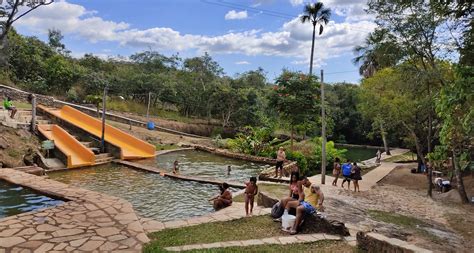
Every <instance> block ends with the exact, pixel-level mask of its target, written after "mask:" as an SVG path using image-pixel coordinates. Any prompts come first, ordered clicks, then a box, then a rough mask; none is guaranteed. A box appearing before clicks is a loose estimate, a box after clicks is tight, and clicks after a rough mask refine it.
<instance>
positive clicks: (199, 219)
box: [140, 202, 271, 234]
mask: <svg viewBox="0 0 474 253" xmlns="http://www.w3.org/2000/svg"><path fill="white" fill-rule="evenodd" d="M244 205H245V204H244V203H241V202H234V203H232V206H230V207H227V208H224V209H222V210H219V211H217V212H215V213H211V214H208V215H203V216H196V217H192V218H189V219H184V220H175V221H167V222H160V221H156V220H153V219H148V218H142V219H141V220H140V221H141V223H142V225H143V229H144V230H145V232H146V233H147V234H148V233H152V232H157V231H161V230H163V229H169V228H181V227H189V226H194V225H199V224H203V223H209V222H217V221H230V220H235V219H240V218H243V217H245V209H244ZM270 212H271V208H262V207H260V206H254V210H253V214H254V215H255V216H259V215H265V214H269V213H270Z"/></svg>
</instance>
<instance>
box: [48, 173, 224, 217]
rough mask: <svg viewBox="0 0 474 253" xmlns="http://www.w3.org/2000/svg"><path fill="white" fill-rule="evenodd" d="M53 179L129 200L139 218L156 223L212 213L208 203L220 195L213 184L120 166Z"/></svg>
mask: <svg viewBox="0 0 474 253" xmlns="http://www.w3.org/2000/svg"><path fill="white" fill-rule="evenodd" d="M48 175H49V177H50V178H51V179H53V180H56V181H60V182H63V183H66V184H70V185H73V186H76V187H81V188H85V189H89V190H93V191H98V192H102V193H105V194H108V195H112V196H116V197H120V198H123V199H125V200H127V201H129V202H130V203H131V204H132V205H133V207H134V209H135V210H136V211H137V212H138V214H139V215H140V216H142V217H146V218H153V219H155V220H159V221H169V220H175V219H183V218H189V217H193V216H199V215H204V214H207V213H210V212H213V207H212V203H211V202H209V201H208V200H209V199H210V198H212V197H214V196H215V195H217V194H218V193H219V190H218V187H217V186H215V185H208V184H201V183H197V182H189V181H181V180H176V179H170V178H166V177H162V176H160V175H159V174H155V173H149V172H142V171H137V170H133V169H129V168H126V167H123V166H112V165H107V166H99V167H94V168H88V169H79V170H67V171H57V172H53V173H48Z"/></svg>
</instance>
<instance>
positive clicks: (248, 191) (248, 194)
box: [244, 177, 258, 216]
mask: <svg viewBox="0 0 474 253" xmlns="http://www.w3.org/2000/svg"><path fill="white" fill-rule="evenodd" d="M245 185H246V187H245V193H244V194H245V214H246V215H247V216H249V214H250V215H252V211H253V202H254V199H255V195H257V193H258V186H257V178H256V177H251V178H250V181H249V182H246V183H245ZM249 205H250V213H249Z"/></svg>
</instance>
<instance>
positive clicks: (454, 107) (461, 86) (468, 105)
mask: <svg viewBox="0 0 474 253" xmlns="http://www.w3.org/2000/svg"><path fill="white" fill-rule="evenodd" d="M456 72H457V79H456V81H454V82H451V83H449V84H448V85H446V86H444V87H443V88H442V89H441V92H440V95H439V98H438V99H437V103H436V111H437V113H438V115H439V117H440V118H441V119H442V120H443V123H442V128H441V131H440V140H441V143H442V144H443V145H445V146H446V147H447V148H448V149H449V150H451V152H452V157H453V164H454V171H455V175H456V181H457V185H458V190H459V194H460V196H461V200H462V201H463V203H468V202H469V200H468V197H467V194H466V190H465V189H464V183H463V178H462V171H463V170H465V169H466V168H469V169H471V168H472V167H473V164H472V161H471V154H470V151H471V150H470V149H471V148H472V146H473V144H474V125H473V122H474V67H463V66H458V68H457V71H456Z"/></svg>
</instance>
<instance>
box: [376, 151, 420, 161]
mask: <svg viewBox="0 0 474 253" xmlns="http://www.w3.org/2000/svg"><path fill="white" fill-rule="evenodd" d="M413 160H415V161H416V154H415V153H413V152H411V151H410V152H407V153H405V154H401V155H396V156H392V157H390V158H387V159H385V160H384V162H392V163H399V162H412V161H413Z"/></svg>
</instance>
